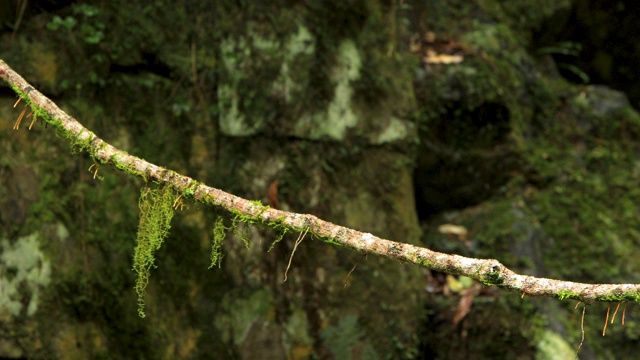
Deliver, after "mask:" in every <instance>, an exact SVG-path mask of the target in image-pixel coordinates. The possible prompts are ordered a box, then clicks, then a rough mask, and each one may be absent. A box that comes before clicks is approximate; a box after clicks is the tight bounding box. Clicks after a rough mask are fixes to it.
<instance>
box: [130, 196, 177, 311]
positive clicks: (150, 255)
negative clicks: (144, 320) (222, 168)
mask: <svg viewBox="0 0 640 360" xmlns="http://www.w3.org/2000/svg"><path fill="white" fill-rule="evenodd" d="M175 199H176V194H175V193H174V192H173V191H172V190H171V189H170V188H169V187H167V186H165V187H161V188H159V189H150V188H148V187H144V188H142V190H141V194H140V201H139V206H140V223H139V225H138V237H137V239H136V248H135V250H134V256H133V270H134V271H135V272H136V274H137V275H138V278H137V280H136V285H135V290H136V293H137V294H138V315H140V317H145V313H144V305H145V301H144V294H145V289H146V288H147V285H148V283H149V275H150V274H151V269H152V268H154V267H156V265H155V256H154V253H155V252H156V251H158V250H159V249H160V246H161V245H162V242H163V241H164V239H165V238H166V237H167V235H168V233H169V228H170V227H171V218H172V217H173V213H174V209H173V202H174V201H175Z"/></svg>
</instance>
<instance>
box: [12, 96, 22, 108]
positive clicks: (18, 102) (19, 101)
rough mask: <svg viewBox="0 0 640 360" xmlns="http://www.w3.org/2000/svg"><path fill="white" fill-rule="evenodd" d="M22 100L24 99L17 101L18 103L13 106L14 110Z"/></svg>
mask: <svg viewBox="0 0 640 360" xmlns="http://www.w3.org/2000/svg"><path fill="white" fill-rule="evenodd" d="M21 100H22V98H18V100H16V103H15V104H13V108H14V109H15V108H16V106H18V104H19V103H20V101H21Z"/></svg>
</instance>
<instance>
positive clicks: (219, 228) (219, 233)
mask: <svg viewBox="0 0 640 360" xmlns="http://www.w3.org/2000/svg"><path fill="white" fill-rule="evenodd" d="M228 230H231V228H228V227H226V226H224V218H222V217H221V216H219V217H218V219H217V220H216V224H215V225H214V226H213V240H212V241H211V265H210V266H209V269H211V268H212V267H214V266H216V265H217V266H218V267H220V264H221V263H222V257H223V255H222V251H221V250H220V248H221V247H222V242H223V241H224V238H225V236H226V235H227V231H228Z"/></svg>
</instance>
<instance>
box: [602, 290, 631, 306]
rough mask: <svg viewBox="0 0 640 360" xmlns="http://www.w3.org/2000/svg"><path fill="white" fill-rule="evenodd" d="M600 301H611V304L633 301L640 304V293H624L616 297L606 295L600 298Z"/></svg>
mask: <svg viewBox="0 0 640 360" xmlns="http://www.w3.org/2000/svg"><path fill="white" fill-rule="evenodd" d="M598 300H600V301H609V302H623V301H631V302H636V303H637V302H640V293H637V292H624V293H622V294H619V295H616V294H611V295H606V296H603V297H600V298H598Z"/></svg>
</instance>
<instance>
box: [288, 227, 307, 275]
mask: <svg viewBox="0 0 640 360" xmlns="http://www.w3.org/2000/svg"><path fill="white" fill-rule="evenodd" d="M307 231H309V227H307V228H306V229H304V233H302V232H301V233H300V235H298V239H297V240H296V242H295V244H294V245H293V250H292V251H291V256H290V257H289V263H288V264H287V269H286V270H285V271H284V280H283V281H282V282H285V281H287V273H288V272H289V268H290V267H291V261H292V260H293V254H295V253H296V249H297V248H298V245H300V243H301V242H302V240H304V237H305V235H307Z"/></svg>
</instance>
